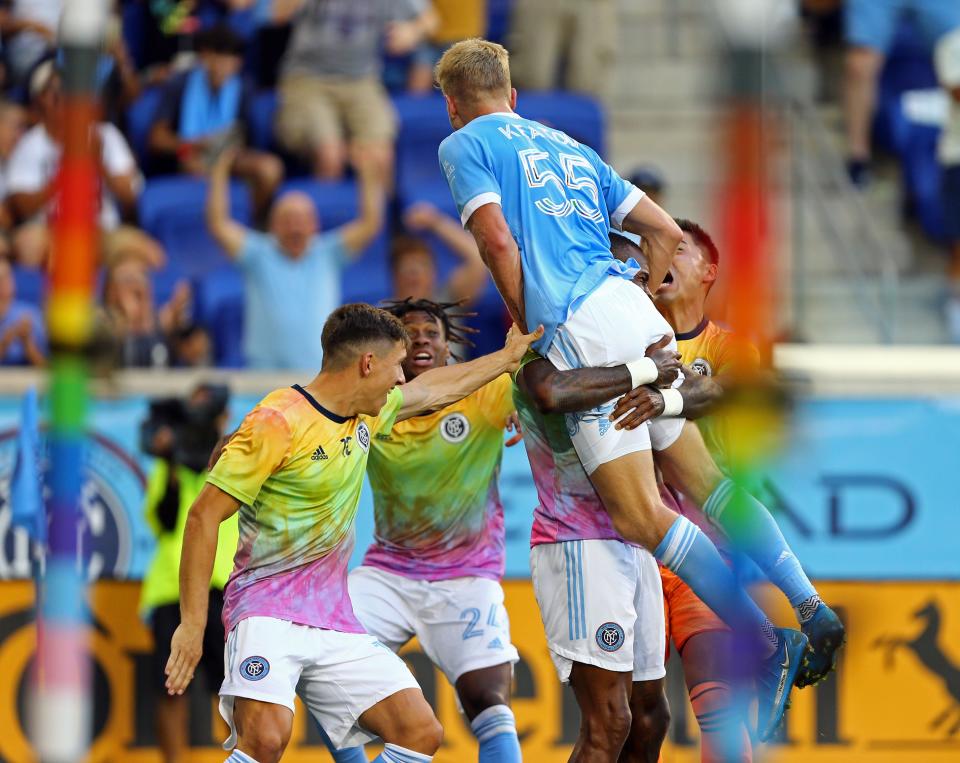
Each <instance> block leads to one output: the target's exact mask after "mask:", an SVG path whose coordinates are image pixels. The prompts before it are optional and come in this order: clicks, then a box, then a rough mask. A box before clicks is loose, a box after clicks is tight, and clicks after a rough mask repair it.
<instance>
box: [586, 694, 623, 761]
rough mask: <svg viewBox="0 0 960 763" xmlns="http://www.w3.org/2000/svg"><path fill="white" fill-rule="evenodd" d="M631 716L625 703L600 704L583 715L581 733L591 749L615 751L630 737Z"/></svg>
mask: <svg viewBox="0 0 960 763" xmlns="http://www.w3.org/2000/svg"><path fill="white" fill-rule="evenodd" d="M632 721H633V714H632V712H631V711H630V706H629V705H628V704H627V703H626V702H617V701H610V702H601V703H598V704H597V705H596V706H594V707H593V708H591V709H590V710H589V711H587V712H585V713H584V716H583V721H582V724H583V731H584V732H585V734H586V738H587V743H588V744H589V745H590V747H591V748H596V749H601V750H610V751H615V750H619V749H621V748H622V747H623V745H624V743H625V742H626V741H627V737H628V736H629V735H630V725H631V723H632Z"/></svg>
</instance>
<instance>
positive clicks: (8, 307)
mask: <svg viewBox="0 0 960 763" xmlns="http://www.w3.org/2000/svg"><path fill="white" fill-rule="evenodd" d="M46 356H47V335H46V331H45V329H44V323H43V316H41V315H40V311H39V310H38V309H37V308H36V307H34V306H33V305H31V304H28V303H26V302H19V301H17V289H16V284H15V283H14V277H13V268H12V267H11V266H10V261H9V260H5V259H0V364H2V365H5V366H42V365H44V364H45V363H46Z"/></svg>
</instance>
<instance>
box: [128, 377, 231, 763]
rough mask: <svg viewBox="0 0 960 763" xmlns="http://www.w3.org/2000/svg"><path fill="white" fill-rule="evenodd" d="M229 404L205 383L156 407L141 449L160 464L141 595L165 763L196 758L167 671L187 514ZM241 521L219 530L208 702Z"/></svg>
mask: <svg viewBox="0 0 960 763" xmlns="http://www.w3.org/2000/svg"><path fill="white" fill-rule="evenodd" d="M228 400H229V397H228V392H227V390H226V388H225V387H221V386H219V385H211V384H201V385H199V386H198V387H197V388H196V389H194V390H193V392H192V393H191V394H190V396H189V398H187V400H185V401H183V402H181V401H180V400H177V399H165V400H156V401H152V402H151V406H150V416H149V417H148V419H147V420H146V421H145V422H144V423H143V425H142V429H141V432H142V434H141V440H142V442H141V447H142V448H143V450H144V451H145V452H146V453H147V454H148V455H151V456H154V459H155V460H154V462H153V465H152V467H151V469H150V476H149V478H148V479H147V489H146V495H145V496H144V513H145V514H146V520H147V523H148V525H149V526H150V529H151V530H152V531H153V533H154V535H155V536H156V541H157V545H156V551H155V552H154V555H153V558H152V559H151V560H150V565H149V567H148V568H147V573H146V575H144V578H143V586H142V587H141V589H140V613H141V615H142V616H143V618H144V619H145V620H147V621H148V622H149V623H150V629H151V631H152V633H153V643H154V653H153V660H152V663H151V675H150V684H151V686H152V688H153V689H154V692H155V697H156V701H157V709H156V715H155V723H156V732H157V742H158V746H159V747H160V751H161V753H162V755H163V760H164V761H165V763H183V761H186V760H188V759H189V758H190V757H191V756H190V755H189V749H188V748H189V746H190V738H189V729H190V723H189V720H190V698H189V697H188V696H185V695H183V696H177V695H174V696H170V695H169V694H168V693H167V691H166V688H165V686H164V684H165V681H166V675H165V674H164V668H165V667H166V664H167V661H168V660H169V658H170V640H171V638H172V636H173V632H174V631H175V630H176V629H177V626H179V625H180V580H179V573H180V551H181V549H182V547H183V534H184V531H185V528H186V522H187V512H189V510H190V506H191V504H192V503H193V502H194V500H195V499H196V497H197V496H198V495H199V494H200V491H201V489H203V485H204V483H205V481H206V478H207V461H208V459H209V458H210V454H211V451H212V450H214V449H215V447H216V445H217V441H218V439H219V438H220V437H221V436H222V434H223V431H224V428H225V425H226V419H227V402H228ZM238 521H239V520H238V515H237V514H234V515H233V516H232V517H230V518H228V519H226V520H224V521H223V522H222V523H221V524H220V528H219V530H218V536H217V551H216V556H215V557H214V560H213V574H212V575H211V579H210V598H209V601H208V606H209V609H210V616H209V617H208V618H207V624H206V629H205V631H204V634H203V635H204V641H203V643H204V649H203V652H204V653H203V657H202V658H201V660H200V662H199V663H198V664H197V669H198V670H199V671H202V672H203V674H204V676H205V678H206V690H207V693H208V695H209V696H208V698H207V699H208V701H209V699H210V698H213V697H216V695H217V692H218V691H219V689H220V684H221V683H222V682H223V658H222V657H221V653H222V651H223V642H224V640H225V638H226V637H225V634H224V632H223V623H222V622H221V620H220V612H221V610H222V609H223V588H224V586H225V585H226V584H227V579H228V578H229V577H230V572H231V571H232V570H233V555H234V554H235V553H236V551H237V543H238V540H239V525H238Z"/></svg>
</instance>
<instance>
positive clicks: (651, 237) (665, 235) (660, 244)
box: [621, 196, 683, 294]
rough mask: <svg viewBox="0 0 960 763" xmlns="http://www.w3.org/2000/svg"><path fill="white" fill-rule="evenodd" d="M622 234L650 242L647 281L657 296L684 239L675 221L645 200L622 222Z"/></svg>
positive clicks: (645, 198) (648, 199) (638, 203)
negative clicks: (624, 232)
mask: <svg viewBox="0 0 960 763" xmlns="http://www.w3.org/2000/svg"><path fill="white" fill-rule="evenodd" d="M621 227H622V228H623V230H627V231H630V232H631V233H636V234H637V235H639V236H642V237H643V239H644V241H646V242H648V244H649V247H648V249H647V259H648V260H649V262H648V265H649V267H650V279H649V280H648V281H647V284H648V286H649V289H650V292H651V293H653V294H656V292H657V289H659V288H660V284H661V283H663V278H664V276H666V275H667V271H668V270H670V263H671V262H673V256H674V255H675V254H676V253H677V247H678V246H679V245H680V241H681V240H682V239H683V231H682V230H680V226H678V225H677V224H676V223H675V222H674V220H673V218H672V217H670V215H669V214H667V213H666V212H665V211H664V210H663V209H661V208H660V207H658V206H657V204H656V203H655V202H653V201H651V200H650V197H648V196H644V197H643V198H642V199H640V201H639V202H637V205H636V206H635V207H634V208H633V209H631V210H630V212H628V213H627V216H626V217H625V218H623V225H622V226H621Z"/></svg>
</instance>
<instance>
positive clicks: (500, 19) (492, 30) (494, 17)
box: [484, 0, 513, 43]
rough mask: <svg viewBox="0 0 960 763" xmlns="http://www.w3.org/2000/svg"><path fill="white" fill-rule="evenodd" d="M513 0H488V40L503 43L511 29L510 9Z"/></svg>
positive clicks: (486, 35)
mask: <svg viewBox="0 0 960 763" xmlns="http://www.w3.org/2000/svg"><path fill="white" fill-rule="evenodd" d="M512 7H513V0H487V32H486V34H485V35H484V36H485V37H486V38H487V39H488V40H492V41H493V42H499V43H503V42H504V41H505V40H506V38H507V32H508V31H509V30H510V11H511V9H512Z"/></svg>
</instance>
